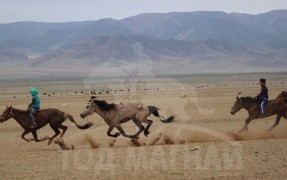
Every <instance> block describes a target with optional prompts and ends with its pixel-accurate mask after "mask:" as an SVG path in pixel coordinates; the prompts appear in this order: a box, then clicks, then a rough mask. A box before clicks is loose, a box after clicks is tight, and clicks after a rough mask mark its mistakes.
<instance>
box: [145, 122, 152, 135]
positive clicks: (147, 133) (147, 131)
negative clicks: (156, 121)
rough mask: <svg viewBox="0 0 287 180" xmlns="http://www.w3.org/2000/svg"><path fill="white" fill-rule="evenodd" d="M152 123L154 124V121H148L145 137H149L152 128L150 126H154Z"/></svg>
mask: <svg viewBox="0 0 287 180" xmlns="http://www.w3.org/2000/svg"><path fill="white" fill-rule="evenodd" d="M152 123H153V121H152V120H147V126H146V128H145V130H144V135H145V136H148V135H149V128H150V126H151V125H152Z"/></svg>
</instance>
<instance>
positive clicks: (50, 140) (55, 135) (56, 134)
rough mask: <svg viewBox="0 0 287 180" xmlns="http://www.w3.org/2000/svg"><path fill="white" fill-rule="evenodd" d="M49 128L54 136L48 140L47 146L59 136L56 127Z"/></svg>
mask: <svg viewBox="0 0 287 180" xmlns="http://www.w3.org/2000/svg"><path fill="white" fill-rule="evenodd" d="M51 128H52V129H53V130H54V132H55V134H54V136H52V137H51V138H49V142H48V145H50V144H51V143H52V142H53V140H54V139H55V137H57V136H58V135H59V134H60V130H59V129H58V127H55V126H51Z"/></svg>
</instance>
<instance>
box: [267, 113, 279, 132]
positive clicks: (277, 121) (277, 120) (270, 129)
mask: <svg viewBox="0 0 287 180" xmlns="http://www.w3.org/2000/svg"><path fill="white" fill-rule="evenodd" d="M281 117H282V116H281V114H280V115H279V114H277V117H276V121H275V124H274V125H273V126H272V127H271V128H269V129H268V132H270V131H272V129H273V128H275V127H276V126H277V125H278V124H279V122H280V119H281Z"/></svg>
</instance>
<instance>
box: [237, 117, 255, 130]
mask: <svg viewBox="0 0 287 180" xmlns="http://www.w3.org/2000/svg"><path fill="white" fill-rule="evenodd" d="M251 120H252V119H250V118H247V119H246V120H245V124H244V126H243V128H242V129H241V130H240V131H238V132H239V133H242V132H245V131H248V124H249V123H250V121H251Z"/></svg>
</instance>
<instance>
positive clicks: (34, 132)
mask: <svg viewBox="0 0 287 180" xmlns="http://www.w3.org/2000/svg"><path fill="white" fill-rule="evenodd" d="M31 132H32V134H33V137H34V140H35V142H40V141H46V140H48V139H50V138H49V137H48V136H46V137H43V138H39V139H38V135H37V131H36V130H32V131H31Z"/></svg>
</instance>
